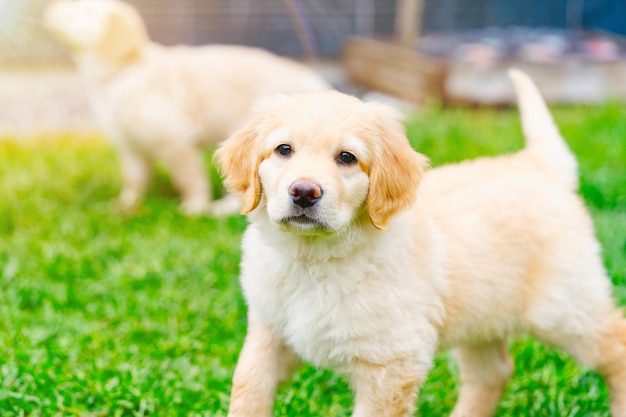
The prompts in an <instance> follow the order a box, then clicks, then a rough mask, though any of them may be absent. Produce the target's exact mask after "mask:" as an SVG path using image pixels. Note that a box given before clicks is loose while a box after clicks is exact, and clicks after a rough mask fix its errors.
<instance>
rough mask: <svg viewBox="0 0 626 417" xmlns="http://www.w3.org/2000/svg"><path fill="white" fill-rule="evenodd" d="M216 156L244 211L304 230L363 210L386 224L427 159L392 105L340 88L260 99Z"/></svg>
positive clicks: (347, 219) (326, 226)
mask: <svg viewBox="0 0 626 417" xmlns="http://www.w3.org/2000/svg"><path fill="white" fill-rule="evenodd" d="M216 158H217V160H218V163H219V165H220V166H221V169H222V172H223V173H224V176H225V184H226V186H227V187H228V188H229V189H231V190H232V191H234V192H237V193H238V194H239V195H240V196H241V199H242V201H243V207H244V208H243V212H244V213H247V212H250V211H253V210H255V209H257V210H263V211H264V213H263V214H265V215H266V216H267V218H268V219H269V220H270V221H271V222H272V223H274V224H276V225H279V226H280V227H282V228H284V229H286V230H292V231H295V232H299V233H306V234H312V233H323V232H335V231H338V230H341V229H342V228H345V227H348V226H350V225H351V224H352V223H353V222H354V221H355V220H358V219H359V218H360V217H361V216H365V215H367V216H368V217H369V219H370V221H371V223H372V224H373V225H374V226H375V227H377V228H379V229H384V228H385V227H386V225H387V222H388V221H389V219H390V218H391V217H392V216H393V215H395V214H396V213H398V212H399V211H401V210H404V209H406V208H407V207H409V206H410V205H411V204H413V202H414V200H415V196H416V189H417V186H418V184H419V181H420V179H421V177H422V174H423V171H424V169H425V166H426V164H427V163H426V158H425V157H423V156H422V155H420V154H418V153H417V152H415V151H414V150H413V149H412V148H411V147H410V145H409V143H408V141H407V140H406V137H405V135H404V128H403V126H402V123H401V121H400V118H399V117H398V115H397V114H396V112H395V111H394V110H392V109H391V108H389V107H387V106H384V105H381V104H375V103H363V102H361V101H359V100H358V99H356V98H354V97H350V96H347V95H344V94H341V93H337V92H322V93H304V94H297V95H293V96H277V97H271V98H267V99H263V100H262V101H260V102H259V103H258V105H257V109H256V111H255V113H254V116H253V117H252V119H251V121H250V122H248V124H247V125H245V126H244V127H243V128H241V129H240V130H239V131H237V132H235V133H234V134H233V135H232V136H231V137H230V138H229V139H228V140H226V141H225V142H224V144H223V145H222V146H221V147H220V149H219V150H218V151H217V153H216Z"/></svg>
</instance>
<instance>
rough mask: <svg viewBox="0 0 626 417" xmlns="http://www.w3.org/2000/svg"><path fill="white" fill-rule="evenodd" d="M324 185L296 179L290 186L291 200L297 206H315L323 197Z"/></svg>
mask: <svg viewBox="0 0 626 417" xmlns="http://www.w3.org/2000/svg"><path fill="white" fill-rule="evenodd" d="M322 194H323V191H322V187H321V186H320V185H319V184H315V183H314V182H311V181H307V180H299V181H294V182H293V183H292V184H291V186H290V187H289V195H290V196H291V200H292V201H293V203H294V204H295V205H297V206H300V207H301V208H303V209H305V208H307V207H311V206H314V205H315V204H316V203H317V202H318V201H320V199H321V198H322Z"/></svg>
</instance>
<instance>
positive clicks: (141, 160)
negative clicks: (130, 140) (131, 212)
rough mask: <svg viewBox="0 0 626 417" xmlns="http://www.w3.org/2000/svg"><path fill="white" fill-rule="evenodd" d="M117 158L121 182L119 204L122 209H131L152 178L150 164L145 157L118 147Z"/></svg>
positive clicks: (136, 203)
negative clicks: (120, 170)
mask: <svg viewBox="0 0 626 417" xmlns="http://www.w3.org/2000/svg"><path fill="white" fill-rule="evenodd" d="M119 158H120V164H121V166H122V181H123V185H122V192H121V193H120V196H119V202H120V204H121V205H122V207H123V208H125V209H132V208H135V207H136V206H137V205H138V204H139V202H140V200H141V198H142V197H143V194H144V192H145V191H146V187H147V185H148V181H150V177H151V176H152V164H151V163H150V161H149V160H148V158H147V157H146V156H145V155H143V154H141V153H140V152H137V151H135V150H133V149H130V148H128V147H120V149H119Z"/></svg>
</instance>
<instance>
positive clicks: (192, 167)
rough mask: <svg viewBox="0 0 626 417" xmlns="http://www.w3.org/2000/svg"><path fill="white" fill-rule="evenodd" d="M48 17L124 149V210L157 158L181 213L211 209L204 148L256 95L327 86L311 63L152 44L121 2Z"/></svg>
mask: <svg viewBox="0 0 626 417" xmlns="http://www.w3.org/2000/svg"><path fill="white" fill-rule="evenodd" d="M45 21H46V25H47V27H48V28H49V29H50V30H51V31H52V32H53V33H54V34H56V35H57V37H58V38H59V39H60V40H61V41H63V42H64V43H65V44H67V45H68V46H69V47H70V48H71V50H72V53H73V55H74V57H75V59H76V62H77V65H78V70H79V72H80V74H81V75H82V76H83V77H84V78H85V79H86V81H87V83H88V85H89V90H90V92H91V98H92V102H93V107H94V110H95V113H96V116H97V119H98V120H99V121H100V124H101V125H102V127H103V128H104V129H105V131H106V133H107V134H108V136H109V137H110V138H111V139H112V141H113V142H114V144H115V145H116V146H117V148H118V150H119V155H120V160H121V164H122V170H123V182H124V186H123V190H122V193H121V195H120V201H121V203H122V204H123V206H125V207H134V206H135V205H136V204H137V203H138V202H139V201H140V200H141V197H142V195H143V193H144V190H145V188H146V185H147V183H148V181H149V178H150V174H151V169H152V165H153V163H154V162H155V161H158V162H160V163H162V164H163V165H164V166H165V168H166V169H167V170H168V171H169V173H170V175H171V177H172V179H173V182H174V184H175V186H176V187H177V189H178V190H179V191H180V193H181V194H182V198H183V203H182V210H183V211H184V212H186V213H188V214H199V213H203V212H205V211H207V209H209V208H210V207H209V202H210V197H211V190H210V188H209V181H208V180H207V175H206V172H205V167H204V165H203V159H202V154H201V151H200V149H199V148H201V147H205V146H209V145H213V144H216V143H217V142H218V141H221V140H224V139H225V138H227V137H228V135H229V134H230V133H232V131H233V130H234V129H235V128H236V127H238V126H239V125H240V124H241V123H242V122H243V120H244V118H245V117H246V115H247V114H248V110H249V107H250V103H251V102H252V101H253V100H254V99H255V98H257V97H259V96H263V95H267V94H276V93H289V92H299V91H310V90H325V89H328V88H329V86H328V84H327V83H326V82H325V81H324V80H322V79H321V78H320V77H319V76H317V75H316V74H315V73H314V72H313V71H311V70H310V69H308V68H307V67H305V66H304V65H301V64H298V63H296V62H293V61H290V60H287V59H285V58H280V57H278V56H275V55H273V54H271V53H269V52H267V51H263V50H260V49H255V48H247V47H240V46H222V45H214V46H205V47H195V48H193V47H163V46H160V45H157V44H155V43H152V42H150V41H149V39H148V34H147V32H146V28H145V26H144V23H143V21H142V19H141V16H140V15H139V14H138V13H137V11H136V10H135V9H134V8H133V7H131V6H130V5H128V4H126V3H123V2H121V1H118V0H80V1H76V0H61V1H57V2H55V3H53V4H52V5H51V6H50V7H49V8H48V10H47V11H46V16H45ZM212 209H213V210H212V211H213V212H214V213H216V214H221V213H220V212H222V211H225V212H228V211H230V208H229V207H228V205H221V206H220V207H217V206H214V207H212Z"/></svg>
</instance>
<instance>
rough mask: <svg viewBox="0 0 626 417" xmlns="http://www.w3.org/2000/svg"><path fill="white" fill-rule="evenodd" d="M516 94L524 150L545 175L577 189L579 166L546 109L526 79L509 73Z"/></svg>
mask: <svg viewBox="0 0 626 417" xmlns="http://www.w3.org/2000/svg"><path fill="white" fill-rule="evenodd" d="M508 74H509V78H511V81H512V82H513V85H514V87H515V92H516V93H517V103H518V106H519V109H520V113H521V117H522V129H523V131H524V136H525V138H526V148H527V149H528V150H529V151H530V153H531V155H533V156H534V157H535V158H536V160H537V162H539V163H540V164H541V165H542V166H543V167H544V168H545V170H546V171H547V172H548V174H549V175H550V176H551V177H553V178H554V179H555V180H557V181H558V182H559V183H561V184H563V185H564V186H566V187H567V188H568V189H571V190H576V189H577V188H578V164H577V162H576V158H575V156H574V154H573V153H572V152H571V150H570V149H569V147H568V146H567V144H566V143H565V141H564V140H563V138H562V137H561V134H560V133H559V129H558V128H557V127H556V125H555V123H554V120H553V119H552V116H551V115H550V111H549V110H548V106H546V103H545V101H544V100H543V97H542V96H541V94H540V93H539V90H538V89H537V86H536V85H535V83H534V82H533V81H532V80H531V79H530V77H529V76H528V75H526V74H525V73H523V72H522V71H519V70H516V69H510V70H509V71H508Z"/></svg>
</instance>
